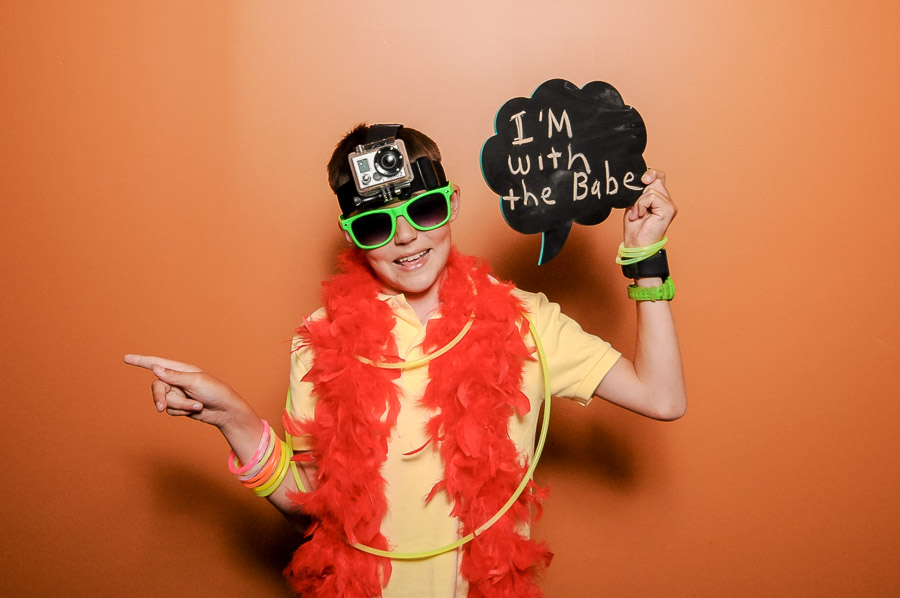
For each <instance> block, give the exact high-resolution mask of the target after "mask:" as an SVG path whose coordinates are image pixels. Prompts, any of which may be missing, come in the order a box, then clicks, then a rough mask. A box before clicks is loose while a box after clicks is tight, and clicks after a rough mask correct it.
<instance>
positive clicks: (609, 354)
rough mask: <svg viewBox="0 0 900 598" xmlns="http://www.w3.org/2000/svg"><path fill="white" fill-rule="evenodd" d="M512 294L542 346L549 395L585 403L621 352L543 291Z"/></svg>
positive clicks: (588, 401) (591, 396)
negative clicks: (525, 314)
mask: <svg viewBox="0 0 900 598" xmlns="http://www.w3.org/2000/svg"><path fill="white" fill-rule="evenodd" d="M516 293H517V294H518V295H519V297H520V298H521V299H523V301H524V302H525V306H526V308H527V310H528V312H529V316H530V317H531V319H532V321H533V322H534V325H535V329H536V330H537V333H538V337H539V338H540V341H541V345H543V347H544V352H545V354H546V356H547V366H548V369H549V373H550V376H549V377H550V390H551V394H552V395H553V396H558V397H564V398H570V399H575V400H576V401H578V402H579V403H582V404H584V405H587V404H588V403H590V402H591V399H592V398H593V396H594V391H595V390H596V389H597V386H598V385H599V384H600V382H601V381H602V380H603V377H604V376H606V374H607V373H608V372H609V370H610V369H611V368H612V366H613V365H615V363H616V362H617V361H618V360H619V357H621V356H622V354H621V353H619V352H618V351H616V350H615V349H613V348H612V346H611V345H610V344H609V343H608V342H606V341H604V340H603V339H601V338H599V337H597V336H595V335H593V334H590V333H588V332H585V331H584V330H583V329H582V328H581V326H580V325H579V324H578V322H576V321H575V320H573V319H572V318H570V317H569V316H567V315H565V314H564V313H562V311H561V310H560V307H559V305H558V304H557V303H553V302H551V301H549V300H548V299H547V297H546V296H545V295H544V294H543V293H527V292H524V291H518V290H517V291H516ZM529 345H531V341H529Z"/></svg>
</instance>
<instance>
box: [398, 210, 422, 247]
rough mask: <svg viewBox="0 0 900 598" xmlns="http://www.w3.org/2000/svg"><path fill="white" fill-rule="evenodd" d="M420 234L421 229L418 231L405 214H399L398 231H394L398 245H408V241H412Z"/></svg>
mask: <svg viewBox="0 0 900 598" xmlns="http://www.w3.org/2000/svg"><path fill="white" fill-rule="evenodd" d="M418 236H419V231H417V230H416V229H415V228H413V226H412V225H411V224H410V223H409V222H407V221H406V218H404V217H403V216H397V231H396V232H395V233H394V243H396V244H397V245H406V244H407V243H412V242H413V241H415V240H416V238H417V237H418Z"/></svg>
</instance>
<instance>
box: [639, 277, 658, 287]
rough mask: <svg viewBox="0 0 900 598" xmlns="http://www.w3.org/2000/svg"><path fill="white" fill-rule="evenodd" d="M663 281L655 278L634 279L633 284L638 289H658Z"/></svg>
mask: <svg viewBox="0 0 900 598" xmlns="http://www.w3.org/2000/svg"><path fill="white" fill-rule="evenodd" d="M663 282H664V281H663V279H662V278H660V277H658V276H656V277H652V278H635V279H634V284H635V286H638V287H658V286H660V285H662V283H663Z"/></svg>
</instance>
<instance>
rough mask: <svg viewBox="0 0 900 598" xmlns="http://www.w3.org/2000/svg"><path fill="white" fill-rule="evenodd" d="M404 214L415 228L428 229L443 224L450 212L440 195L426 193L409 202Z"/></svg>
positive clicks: (444, 198)
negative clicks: (407, 215)
mask: <svg viewBox="0 0 900 598" xmlns="http://www.w3.org/2000/svg"><path fill="white" fill-rule="evenodd" d="M406 213H407V214H409V218H410V220H412V222H413V224H415V225H416V226H417V227H419V228H422V229H429V228H435V227H438V226H440V225H441V224H443V223H444V222H445V221H446V220H447V217H448V216H449V215H450V210H449V208H448V206H447V198H446V197H444V195H443V194H442V193H428V194H425V195H422V196H421V197H417V198H415V199H413V200H412V201H411V202H409V204H408V205H407V207H406Z"/></svg>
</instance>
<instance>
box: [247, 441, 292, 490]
mask: <svg viewBox="0 0 900 598" xmlns="http://www.w3.org/2000/svg"><path fill="white" fill-rule="evenodd" d="M282 452H283V451H282V450H281V443H280V442H279V443H276V444H275V451H274V453H273V454H272V456H271V457H270V458H269V460H268V461H267V462H266V466H265V467H263V468H262V470H261V471H260V472H259V473H258V474H257V475H256V476H254V477H253V478H251V479H249V480H247V481H245V482H241V483H242V484H243V485H244V486H246V487H247V488H256V487H257V486H261V485H262V484H264V483H265V480H268V479H269V478H270V477H271V476H272V473H273V472H274V471H275V468H276V467H278V463H279V462H280V461H281V455H282Z"/></svg>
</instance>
